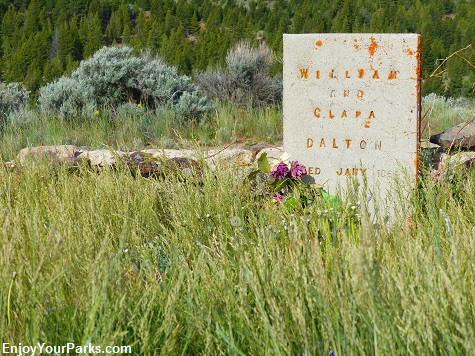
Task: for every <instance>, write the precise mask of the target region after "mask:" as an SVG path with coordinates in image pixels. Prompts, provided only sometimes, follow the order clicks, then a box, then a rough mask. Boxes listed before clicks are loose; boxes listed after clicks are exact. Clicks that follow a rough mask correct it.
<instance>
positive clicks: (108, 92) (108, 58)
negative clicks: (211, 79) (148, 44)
mask: <svg viewBox="0 0 475 356" xmlns="http://www.w3.org/2000/svg"><path fill="white" fill-rule="evenodd" d="M124 103H130V104H134V105H139V106H142V105H143V106H145V107H149V108H157V107H162V106H166V105H168V106H171V107H172V108H173V109H174V110H175V111H176V112H177V114H178V115H182V116H185V117H192V116H199V115H201V114H203V113H205V112H207V111H208V110H209V109H210V106H209V104H208V101H207V99H206V97H204V96H201V95H200V94H199V93H198V87H197V86H196V85H195V84H194V83H193V82H192V80H191V78H189V77H187V76H184V75H179V74H178V71H177V69H176V68H175V67H170V66H167V65H166V64H165V63H164V62H163V61H162V60H161V59H159V58H156V57H152V56H150V55H149V54H147V53H142V55H140V56H134V55H133V54H132V49H131V48H129V47H126V46H122V47H118V46H115V47H103V48H102V49H100V50H99V51H97V52H96V53H95V54H94V55H93V56H92V57H91V58H90V59H88V60H84V61H82V62H81V64H80V65H79V68H78V69H76V70H75V71H74V72H73V73H72V75H71V77H62V78H60V79H58V80H56V81H55V82H53V83H51V84H48V85H47V86H45V87H43V88H41V89H40V98H39V104H40V106H41V108H42V109H43V110H44V111H59V112H60V113H61V114H64V115H67V116H69V117H71V116H75V115H80V114H82V113H88V114H91V113H93V112H94V111H96V110H98V109H100V108H108V109H111V110H114V109H116V108H117V107H119V106H120V105H122V104H124Z"/></svg>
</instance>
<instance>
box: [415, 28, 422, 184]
mask: <svg viewBox="0 0 475 356" xmlns="http://www.w3.org/2000/svg"><path fill="white" fill-rule="evenodd" d="M421 37H422V36H421V35H418V38H417V52H416V61H417V69H416V72H417V85H416V90H417V153H416V160H415V162H414V163H415V165H416V178H419V152H420V150H421V121H422V104H421V102H422V90H421V82H422V62H421V52H422V46H421Z"/></svg>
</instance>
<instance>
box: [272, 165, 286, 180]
mask: <svg viewBox="0 0 475 356" xmlns="http://www.w3.org/2000/svg"><path fill="white" fill-rule="evenodd" d="M289 172H290V171H289V167H287V165H286V164H285V163H284V162H279V164H276V165H275V166H274V167H272V169H271V171H270V175H271V176H272V177H275V178H277V179H282V178H285V177H287V176H288V174H289Z"/></svg>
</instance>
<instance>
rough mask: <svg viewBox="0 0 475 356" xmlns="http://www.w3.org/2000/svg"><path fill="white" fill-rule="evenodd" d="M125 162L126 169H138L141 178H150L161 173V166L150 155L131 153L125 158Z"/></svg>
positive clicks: (137, 152)
mask: <svg viewBox="0 0 475 356" xmlns="http://www.w3.org/2000/svg"><path fill="white" fill-rule="evenodd" d="M125 160H126V164H127V166H128V167H130V168H135V169H137V168H138V169H139V171H140V173H141V174H142V175H143V176H150V175H153V174H159V173H161V172H162V164H161V163H160V162H158V161H157V159H156V158H154V157H153V156H152V155H151V154H150V153H145V152H140V151H133V152H130V153H128V154H127V155H126V156H125Z"/></svg>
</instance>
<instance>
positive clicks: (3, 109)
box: [0, 83, 30, 120]
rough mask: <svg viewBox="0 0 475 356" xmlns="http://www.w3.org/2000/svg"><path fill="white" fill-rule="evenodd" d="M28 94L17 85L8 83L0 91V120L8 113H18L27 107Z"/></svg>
mask: <svg viewBox="0 0 475 356" xmlns="http://www.w3.org/2000/svg"><path fill="white" fill-rule="evenodd" d="M29 99H30V92H29V91H28V90H26V89H23V88H22V87H21V85H20V84H19V83H10V84H8V85H7V86H6V87H5V88H4V89H0V114H1V118H0V120H3V119H4V117H5V116H6V115H8V114H9V113H12V112H15V111H19V110H21V109H23V108H25V107H26V106H27V105H28V101H29Z"/></svg>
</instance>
